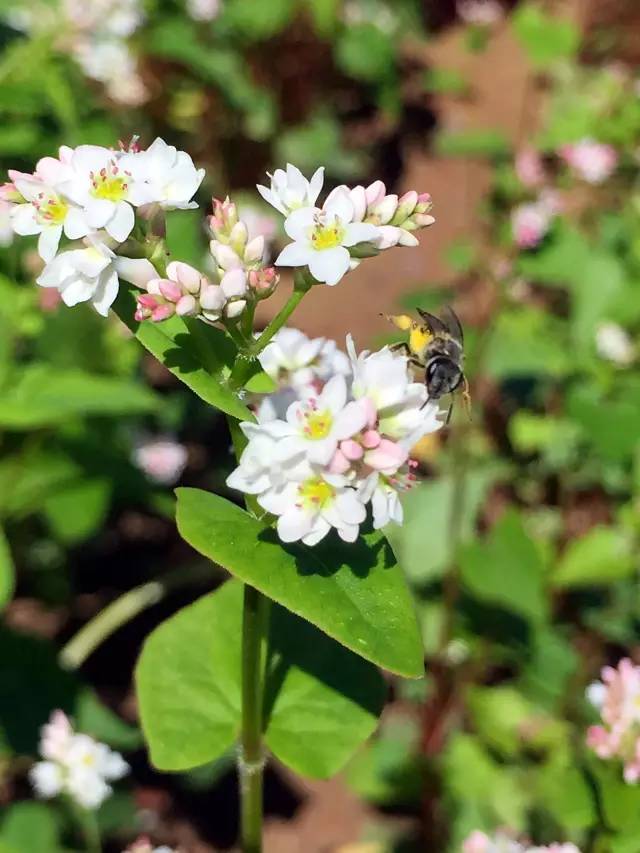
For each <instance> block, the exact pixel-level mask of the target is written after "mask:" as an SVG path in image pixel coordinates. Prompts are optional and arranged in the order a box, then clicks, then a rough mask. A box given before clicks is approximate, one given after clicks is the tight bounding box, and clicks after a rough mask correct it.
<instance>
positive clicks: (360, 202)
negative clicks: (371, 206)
mask: <svg viewBox="0 0 640 853" xmlns="http://www.w3.org/2000/svg"><path fill="white" fill-rule="evenodd" d="M349 197H350V198H351V203H352V204H353V221H354V222H362V220H363V219H364V217H365V215H366V213H367V193H366V190H365V188H364V187H362V186H357V187H353V189H352V190H350V191H349Z"/></svg>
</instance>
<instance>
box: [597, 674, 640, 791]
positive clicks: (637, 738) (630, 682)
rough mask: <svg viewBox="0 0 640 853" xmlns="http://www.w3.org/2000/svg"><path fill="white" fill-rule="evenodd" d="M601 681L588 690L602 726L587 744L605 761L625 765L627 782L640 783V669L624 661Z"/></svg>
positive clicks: (602, 677)
mask: <svg viewBox="0 0 640 853" xmlns="http://www.w3.org/2000/svg"><path fill="white" fill-rule="evenodd" d="M600 677H601V679H602V680H601V681H596V682H594V683H593V684H591V685H590V686H589V688H588V689H587V698H588V699H589V701H590V702H591V704H592V705H593V706H594V707H595V708H597V709H598V711H599V712H600V716H601V717H602V724H601V725H596V726H591V727H590V728H589V730H588V731H587V744H588V746H590V747H591V749H593V750H594V752H595V753H596V755H598V756H599V757H600V758H604V759H617V760H618V761H621V762H622V764H623V776H624V780H625V782H629V783H633V782H638V781H639V780H640V666H636V665H635V664H634V663H633V662H632V661H631V660H629V658H623V659H622V660H621V661H620V662H619V663H618V666H617V667H615V668H614V667H612V666H605V667H604V669H603V670H602V673H601V676H600Z"/></svg>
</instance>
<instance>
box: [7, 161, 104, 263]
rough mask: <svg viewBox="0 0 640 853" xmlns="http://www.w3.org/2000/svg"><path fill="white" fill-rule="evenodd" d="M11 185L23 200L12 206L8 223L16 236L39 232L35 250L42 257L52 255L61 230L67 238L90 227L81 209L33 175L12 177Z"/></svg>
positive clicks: (76, 236) (83, 234)
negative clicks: (36, 249) (9, 222)
mask: <svg viewBox="0 0 640 853" xmlns="http://www.w3.org/2000/svg"><path fill="white" fill-rule="evenodd" d="M13 185H14V186H15V188H16V190H17V191H18V192H19V193H20V195H21V197H22V199H23V202H22V203H17V204H15V205H13V206H12V209H11V212H10V219H11V226H12V228H13V230H14V231H15V233H16V234H19V235H20V236H23V237H24V236H27V235H32V234H33V235H35V234H39V235H40V236H39V238H38V254H39V255H40V257H41V258H42V260H43V261H50V260H52V258H54V257H55V254H56V252H57V251H58V246H59V244H60V238H61V237H62V234H63V233H64V234H65V235H66V236H67V237H68V238H69V239H70V240H75V239H77V238H78V237H85V236H86V235H87V234H88V233H89V232H90V230H91V228H90V226H89V225H88V224H87V222H86V220H85V216H84V213H83V211H82V210H81V209H80V208H79V207H77V206H76V205H74V204H72V203H71V202H69V201H68V200H67V199H66V198H64V196H62V195H60V194H59V193H58V192H56V190H55V189H54V188H53V187H51V186H47V184H45V183H43V182H42V181H40V180H38V179H37V178H35V177H33V176H25V177H16V178H15V179H14V182H13Z"/></svg>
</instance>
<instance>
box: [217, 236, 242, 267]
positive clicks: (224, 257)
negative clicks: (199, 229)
mask: <svg viewBox="0 0 640 853" xmlns="http://www.w3.org/2000/svg"><path fill="white" fill-rule="evenodd" d="M209 246H210V249H211V254H212V255H213V257H214V258H215V260H216V262H217V264H218V266H220V267H221V268H222V269H223V270H232V269H236V268H237V267H241V266H242V261H241V260H240V258H239V257H238V256H237V255H236V253H235V252H234V251H233V249H232V248H231V246H226V245H225V244H224V243H219V242H218V241H217V240H212V241H211V243H210V244H209Z"/></svg>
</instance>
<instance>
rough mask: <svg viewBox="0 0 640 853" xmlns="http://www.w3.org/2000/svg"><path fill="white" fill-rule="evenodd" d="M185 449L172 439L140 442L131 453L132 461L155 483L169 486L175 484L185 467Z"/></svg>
mask: <svg viewBox="0 0 640 853" xmlns="http://www.w3.org/2000/svg"><path fill="white" fill-rule="evenodd" d="M188 455H189V454H188V452H187V448H186V447H185V446H184V444H180V442H178V441H175V440H174V439H172V438H168V437H167V438H157V439H153V440H151V441H145V442H141V443H140V444H139V445H138V446H137V447H136V448H135V450H134V452H133V461H134V462H135V464H136V465H137V466H138V468H140V470H141V471H144V473H145V474H146V475H147V477H149V479H151V480H153V481H154V482H156V483H159V484H160V485H163V486H170V485H172V484H173V483H176V482H177V481H178V480H179V479H180V477H181V476H182V472H183V471H184V469H185V468H186V467H187V460H188Z"/></svg>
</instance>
